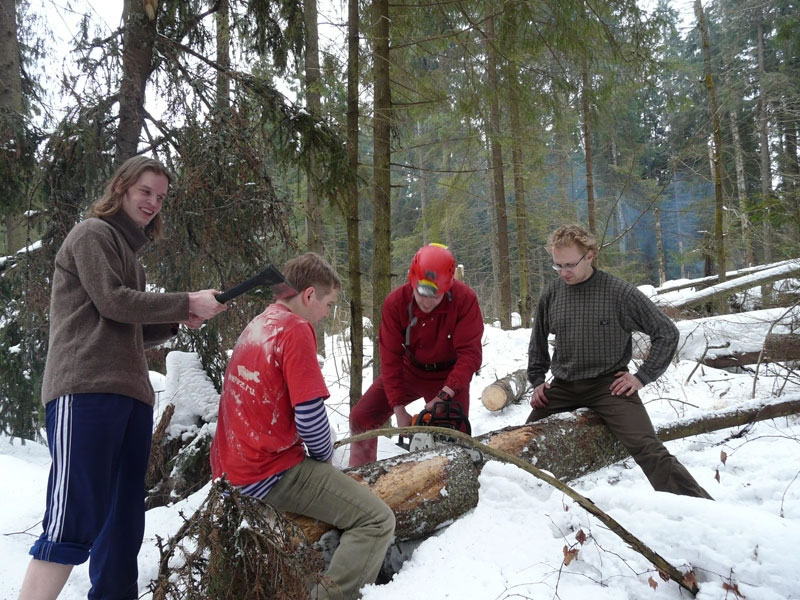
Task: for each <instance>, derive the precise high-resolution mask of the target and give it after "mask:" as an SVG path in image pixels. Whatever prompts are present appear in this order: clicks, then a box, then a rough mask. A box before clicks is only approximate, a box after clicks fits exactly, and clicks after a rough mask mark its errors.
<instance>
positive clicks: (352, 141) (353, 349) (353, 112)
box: [344, 0, 364, 407]
mask: <svg viewBox="0 0 800 600" xmlns="http://www.w3.org/2000/svg"><path fill="white" fill-rule="evenodd" d="M358 35H359V23H358V0H348V1H347V163H348V166H349V167H350V178H349V180H348V185H347V191H346V194H347V197H346V198H345V201H344V206H345V209H344V212H345V221H346V223H347V266H348V274H349V277H348V279H349V282H350V406H351V407H352V406H355V405H356V402H358V401H359V400H360V399H361V389H362V385H363V384H362V370H363V367H364V318H363V317H364V302H363V298H362V295H361V242H360V232H359V218H358V208H359V201H358V69H359V60H358Z"/></svg>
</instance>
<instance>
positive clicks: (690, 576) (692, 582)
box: [683, 571, 697, 588]
mask: <svg viewBox="0 0 800 600" xmlns="http://www.w3.org/2000/svg"><path fill="white" fill-rule="evenodd" d="M683 583H685V584H686V585H687V586H688V587H690V588H696V587H697V575H695V572H694V571H686V573H684V574H683Z"/></svg>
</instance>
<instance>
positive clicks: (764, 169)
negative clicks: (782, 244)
mask: <svg viewBox="0 0 800 600" xmlns="http://www.w3.org/2000/svg"><path fill="white" fill-rule="evenodd" d="M756 45H757V47H758V48H757V51H758V137H759V152H758V154H759V158H760V159H761V160H760V162H759V164H760V166H761V206H762V207H763V209H764V262H771V261H772V223H771V222H770V218H771V216H770V212H771V211H770V202H771V199H772V169H771V167H770V156H769V121H768V117H767V82H766V67H765V65H764V18H763V14H762V12H761V11H760V10H759V11H758V36H757V39H756ZM765 291H767V292H768V294H767V297H768V296H769V295H770V292H771V290H765Z"/></svg>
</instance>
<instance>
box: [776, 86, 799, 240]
mask: <svg viewBox="0 0 800 600" xmlns="http://www.w3.org/2000/svg"><path fill="white" fill-rule="evenodd" d="M793 104H795V105H796V106H795V109H794V110H792V108H793ZM798 108H800V104H797V103H796V102H793V101H792V100H791V99H789V98H783V99H782V100H781V119H780V123H781V129H782V130H783V134H782V136H781V137H782V139H783V163H784V168H783V169H782V171H783V173H782V175H781V178H782V179H783V187H784V189H785V194H786V199H785V201H786V203H787V205H788V206H789V210H790V211H791V213H792V215H793V216H792V218H793V221H794V222H793V223H792V241H793V242H794V243H795V244H798V243H800V194H798V190H800V162H798V156H797V122H798V119H800V113H799V112H797V109H798Z"/></svg>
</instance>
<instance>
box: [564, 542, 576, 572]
mask: <svg viewBox="0 0 800 600" xmlns="http://www.w3.org/2000/svg"><path fill="white" fill-rule="evenodd" d="M576 558H578V549H577V548H573V549H572V550H570V549H569V548H568V547H567V546H564V566H565V567H567V566H569V563H571V562H572V561H573V560H575V559H576Z"/></svg>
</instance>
